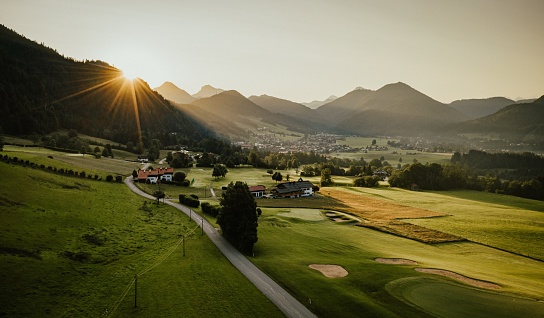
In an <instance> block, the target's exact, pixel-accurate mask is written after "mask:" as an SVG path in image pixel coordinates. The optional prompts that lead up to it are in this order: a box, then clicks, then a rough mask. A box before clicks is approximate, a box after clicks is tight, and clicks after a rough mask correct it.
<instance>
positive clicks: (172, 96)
mask: <svg viewBox="0 0 544 318" xmlns="http://www.w3.org/2000/svg"><path fill="white" fill-rule="evenodd" d="M153 90H155V91H157V92H158V93H159V94H161V95H162V96H164V98H166V99H168V100H171V101H174V102H176V103H180V104H190V103H191V102H192V101H194V100H195V99H196V98H194V97H193V96H191V95H190V94H189V93H187V92H186V91H184V90H183V89H181V88H179V87H177V86H176V85H174V83H171V82H164V84H162V85H161V86H159V87H156V88H154V89H153Z"/></svg>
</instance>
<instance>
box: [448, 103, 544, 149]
mask: <svg viewBox="0 0 544 318" xmlns="http://www.w3.org/2000/svg"><path fill="white" fill-rule="evenodd" d="M456 130H457V131H458V132H476V133H485V134H495V135H499V136H501V137H502V138H506V139H511V140H515V141H524V142H543V141H544V96H542V97H540V98H539V99H537V100H535V101H534V102H532V103H526V104H513V105H509V106H506V107H504V108H502V109H501V110H499V111H498V112H496V113H494V114H491V115H488V116H485V117H482V118H478V119H475V120H471V121H468V122H465V123H461V124H458V125H456Z"/></svg>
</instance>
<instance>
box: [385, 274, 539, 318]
mask: <svg viewBox="0 0 544 318" xmlns="http://www.w3.org/2000/svg"><path fill="white" fill-rule="evenodd" d="M386 288H387V290H388V291H389V292H390V293H391V294H393V295H394V296H395V297H397V298H398V299H400V300H402V301H404V302H406V303H408V304H410V305H412V306H415V307H418V308H420V309H422V310H423V311H426V312H428V313H430V314H432V315H436V316H438V317H445V318H462V317H473V318H486V317H497V318H509V317H535V318H536V317H544V302H541V301H540V302H539V301H535V300H534V299H528V298H520V297H513V296H511V295H507V294H499V293H495V292H488V291H483V290H480V289H475V288H468V287H466V286H463V285H459V284H456V283H453V282H450V281H444V280H438V279H434V278H428V277H410V278H404V279H399V280H396V281H393V282H391V283H388V284H387V285H386Z"/></svg>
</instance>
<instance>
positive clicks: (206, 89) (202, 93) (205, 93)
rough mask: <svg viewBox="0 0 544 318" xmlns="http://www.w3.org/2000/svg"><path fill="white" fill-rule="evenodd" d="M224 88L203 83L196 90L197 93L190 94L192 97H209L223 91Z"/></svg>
mask: <svg viewBox="0 0 544 318" xmlns="http://www.w3.org/2000/svg"><path fill="white" fill-rule="evenodd" d="M224 91H225V90H223V89H220V88H215V87H213V86H211V85H204V86H202V88H201V89H200V90H199V91H198V93H196V94H193V95H192V96H193V97H194V98H197V99H199V98H206V97H211V96H213V95H217V94H219V93H221V92H224Z"/></svg>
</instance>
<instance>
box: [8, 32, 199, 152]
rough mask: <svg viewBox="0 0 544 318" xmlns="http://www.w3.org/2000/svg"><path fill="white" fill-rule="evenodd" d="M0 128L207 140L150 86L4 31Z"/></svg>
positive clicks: (132, 138)
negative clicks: (70, 57) (170, 134)
mask: <svg viewBox="0 0 544 318" xmlns="http://www.w3.org/2000/svg"><path fill="white" fill-rule="evenodd" d="M0 44H1V45H0V47H1V48H2V49H1V50H0V60H1V61H2V63H0V88H1V89H0V100H1V102H0V111H1V112H2V116H0V127H1V131H3V133H6V134H11V135H30V134H33V133H37V134H47V133H50V132H53V131H57V130H59V129H76V130H77V131H78V132H82V133H85V134H87V135H91V136H97V137H101V138H106V139H110V140H114V141H116V142H119V143H126V142H128V141H132V142H134V143H135V144H139V141H140V140H142V138H143V141H144V143H145V141H146V140H149V138H158V137H160V136H167V135H169V133H171V132H175V133H176V135H177V136H178V137H179V138H185V139H186V140H198V139H200V138H203V136H205V135H209V134H210V132H209V131H207V130H206V129H205V128H204V127H202V126H201V125H198V124H197V123H195V122H194V121H193V120H192V119H190V118H188V117H186V116H184V115H183V114H182V113H181V112H179V111H178V110H177V109H176V108H174V107H173V106H172V105H171V104H170V103H169V102H167V101H166V100H165V99H164V98H163V97H162V96H161V95H159V94H158V93H157V92H154V91H153V90H151V89H150V87H149V86H148V85H147V83H146V82H144V81H143V80H140V79H137V80H135V81H133V82H132V81H129V80H126V79H125V78H124V77H122V72H121V71H120V70H118V69H116V68H114V67H112V66H110V65H108V64H107V63H105V62H101V61H85V62H78V61H75V60H73V59H69V58H65V57H63V56H61V55H60V54H58V53H57V52H56V51H54V50H52V49H50V48H47V47H44V46H43V45H39V44H37V43H35V42H33V41H31V40H28V39H26V38H24V37H23V36H20V35H18V34H17V33H15V32H14V31H11V30H9V29H7V28H6V27H4V26H1V27H0Z"/></svg>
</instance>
